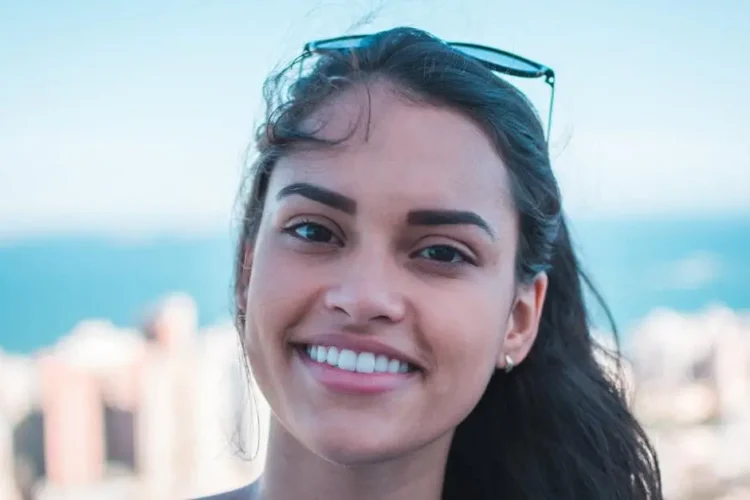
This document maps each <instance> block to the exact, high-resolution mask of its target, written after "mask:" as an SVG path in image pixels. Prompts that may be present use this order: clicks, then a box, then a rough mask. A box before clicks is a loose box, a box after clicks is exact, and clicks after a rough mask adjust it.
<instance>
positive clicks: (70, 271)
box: [0, 0, 750, 500]
mask: <svg viewBox="0 0 750 500" xmlns="http://www.w3.org/2000/svg"><path fill="white" fill-rule="evenodd" d="M368 16H369V17H368ZM363 19H364V20H367V21H368V24H366V25H364V26H362V27H359V28H357V27H356V25H357V23H358V22H360V21H362V20H363ZM404 24H407V25H414V26H418V27H421V28H425V29H428V30H430V31H432V32H434V33H435V34H436V35H438V36H440V37H442V38H444V39H449V40H456V41H470V42H476V43H482V44H488V45H493V46H496V47H499V48H502V49H505V50H509V51H514V52H516V53H518V54H521V55H523V56H526V57H528V58H531V59H534V60H537V61H539V62H542V63H544V64H546V65H548V66H550V67H552V68H554V69H555V71H556V72H557V75H558V77H557V85H558V87H557V89H558V90H557V96H556V105H555V114H554V126H553V133H552V140H551V147H552V153H553V156H554V162H553V164H554V167H555V169H556V172H557V175H558V177H559V180H560V182H561V184H562V188H563V194H564V196H565V203H566V205H567V210H568V213H569V215H570V217H571V219H572V225H573V231H574V235H575V237H576V238H577V242H578V246H579V251H580V252H581V258H582V260H583V262H584V264H585V265H586V267H587V268H588V270H589V272H590V273H591V275H592V276H593V279H594V282H595V283H597V284H598V285H599V286H600V288H601V290H602V291H603V293H604V296H605V298H606V299H607V300H608V302H609V305H610V306H611V308H612V310H613V313H614V316H615V319H616V321H617V324H618V327H619V329H620V335H621V341H622V348H623V350H624V353H625V355H626V356H627V359H628V365H627V366H628V375H629V377H630V380H631V382H632V397H633V406H634V408H635V411H636V412H637V414H638V416H639V417H640V418H641V420H642V421H643V422H644V424H645V425H646V426H647V428H648V431H649V433H650V434H651V436H652V437H653V439H654V442H655V444H656V446H657V448H658V450H659V453H660V458H661V464H662V468H663V477H664V485H665V493H666V497H667V498H669V499H691V500H697V499H709V498H710V499H724V500H729V499H740V498H743V499H750V452H748V449H750V250H749V248H750V140H748V124H747V117H748V116H749V115H750V101H749V100H748V97H747V92H748V89H750V64H748V61H750V59H748V57H749V56H748V53H750V30H748V26H750V3H748V2H746V1H744V0H735V1H733V0H717V1H716V2H712V3H711V4H709V3H708V2H693V3H692V4H691V3H688V2H678V1H676V0H664V1H662V2H647V1H645V0H634V1H631V2H627V3H619V4H614V3H611V2H607V3H605V2H594V1H588V0H577V1H571V2H555V1H552V0H534V1H528V2H505V1H497V0H494V1H480V0H461V1H460V2H459V1H447V0H441V1H428V0H423V1H405V0H401V1H395V0H393V1H390V2H375V1H368V2H364V1H344V0H336V1H321V0H317V1H308V0H275V1H273V2H260V1H251V0H245V1H228V0H227V1H219V0H217V1H207V0H202V1H198V0H187V1H180V2H176V1H171V0H164V1H160V2H148V1H145V0H130V1H127V2H122V1H111V2H94V1H84V0H69V1H67V2H50V1H28V2H13V1H10V0H0V499H9V500H19V499H31V498H34V499H50V500H51V499H63V498H64V499H67V498H76V499H80V498H122V499H126V498H127V499H129V498H159V499H161V498H186V497H189V496H197V495H204V494H208V493H212V492H217V491H220V490H226V489H231V488H234V487H238V486H240V485H241V484H244V483H246V482H248V481H249V480H251V479H252V478H253V477H254V476H255V475H257V474H258V473H259V471H260V470H261V469H262V464H263V429H264V423H265V418H264V415H267V411H268V410H267V407H266V406H265V405H264V402H263V401H262V399H261V397H260V394H259V392H258V391H254V392H252V391H250V389H249V388H250V383H249V382H248V378H247V376H246V372H245V370H244V365H243V362H242V358H241V353H240V350H239V346H238V344H237V337H236V332H235V331H234V329H233V327H232V322H231V315H230V298H231V293H230V288H231V285H230V281H231V270H232V264H233V238H234V235H235V231H234V228H235V220H236V219H235V214H234V204H235V197H236V193H237V190H238V188H239V185H240V179H241V176H242V172H243V166H244V164H245V152H246V150H247V148H248V146H250V145H251V144H250V140H251V135H252V131H253V128H254V126H255V125H256V124H257V122H258V120H259V118H260V117H261V111H262V107H261V101H260V87H261V84H262V81H263V78H264V77H265V76H266V75H267V73H268V72H269V71H271V70H272V69H273V68H274V67H275V66H277V65H278V64H280V63H282V62H285V61H287V60H288V59H290V58H292V57H294V56H295V55H297V54H298V53H299V51H300V50H301V48H302V45H303V44H304V43H305V42H306V41H308V40H312V39H317V38H324V37H331V36H337V35H340V34H343V33H344V32H346V31H354V32H370V31H375V30H379V29H383V28H388V27H392V26H394V25H404ZM514 83H517V84H518V85H519V86H521V87H522V89H523V90H524V91H526V92H528V94H529V96H530V97H531V99H532V100H533V102H534V103H535V104H536V105H537V106H538V108H539V111H540V114H541V115H542V116H546V111H547V103H548V98H549V96H548V94H547V92H548V89H547V87H546V85H544V83H543V82H541V81H514ZM595 317H596V315H595ZM597 328H601V329H603V330H606V325H605V324H604V323H598V324H597Z"/></svg>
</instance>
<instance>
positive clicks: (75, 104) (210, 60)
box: [0, 0, 750, 239]
mask: <svg viewBox="0 0 750 500" xmlns="http://www.w3.org/2000/svg"><path fill="white" fill-rule="evenodd" d="M605 4H606V5H605ZM368 13H373V14H374V15H373V16H372V21H371V22H370V24H367V25H366V26H363V27H361V28H359V29H355V30H354V31H353V32H371V31H376V30H379V29H384V28H388V27H393V26H396V25H412V26H417V27H420V28H424V29H427V30H429V31H432V32H433V33H434V34H436V35H437V36H439V37H441V38H444V39H447V40H456V41H468V42H475V43H483V44H489V45H493V46H496V47H499V48H502V49H505V50H510V51H514V52H517V53H519V54H521V55H524V56H526V57H528V58H531V59H534V60H537V61H539V62H542V63H544V64H546V65H548V66H550V67H552V68H554V69H555V71H556V73H557V85H558V87H557V88H558V90H557V96H556V104H555V115H554V125H553V133H552V141H551V145H552V153H553V165H554V168H555V170H556V172H557V175H558V178H559V180H560V182H561V185H562V189H563V194H564V197H565V204H566V207H567V209H568V211H569V212H570V213H571V214H573V215H574V216H575V215H576V214H579V215H580V216H581V217H589V218H606V217H635V216H638V217H644V216H645V217H660V216H681V217H694V216H702V215H710V216H714V215H719V216H733V217H734V216H738V215H739V216H741V217H745V216H750V139H748V135H750V134H749V133H748V132H749V130H750V127H749V126H748V123H747V117H748V116H750V98H749V97H748V92H750V56H748V54H750V30H748V29H747V26H748V25H750V2H747V1H746V0H734V1H730V0H717V1H715V2H712V3H709V2H692V3H689V2H678V1H676V0H662V1H660V2H651V1H645V0H633V1H630V2H618V3H617V4H615V3H614V2H606V3H605V2H596V1H593V0H591V1H589V0H580V1H569V2H559V1H553V0H538V1H535V0H531V1H526V2H507V1H502V0H491V1H489V0H488V1H479V0H476V1H475V0H461V1H434V0H422V1H417V0H399V1H395V0H394V1H390V2H388V1H374V0H370V1H351V0H349V1H347V0H336V1H333V0H330V1H321V0H317V1H307V0H273V1H271V2H265V1H264V2H261V1H251V0H245V1H222V0H212V1H209V0H202V1H197V0H183V1H172V0H162V1H159V2H152V1H148V0H129V1H127V2H125V1H114V0H113V1H108V2H97V1H83V0H68V1H66V2H58V1H51V0H48V1H42V0H39V1H26V2H16V1H11V0H0V238H11V239H13V238H19V237H25V236H28V235H46V234H59V233H80V232H85V233H106V234H111V235H123V236H124V235H131V236H137V235H139V234H146V233H161V232H185V233H191V234H192V233H201V232H216V231H223V230H225V229H227V228H228V227H229V226H230V225H231V221H232V209H233V206H234V203H235V196H236V193H237V190H238V187H239V183H240V179H241V175H242V172H243V167H244V157H245V151H246V149H247V147H248V145H249V144H250V139H251V135H252V130H253V128H254V127H255V126H256V125H257V123H258V119H259V118H260V117H261V112H262V108H261V102H260V88H261V85H262V82H263V78H264V77H265V76H266V75H267V74H268V72H269V71H271V70H272V69H273V68H274V67H275V66H277V65H278V64H279V63H282V62H284V61H286V60H288V59H290V58H292V57H294V56H295V55H297V54H298V53H299V51H300V49H301V47H302V45H303V44H304V43H305V42H306V41H308V40H312V39H318V38H325V37H332V36H337V35H340V34H342V33H344V32H348V31H351V28H352V26H354V25H355V24H356V23H357V21H359V20H361V19H363V18H364V17H365V16H367V14H368ZM520 84H522V85H523V86H522V88H523V89H524V90H525V91H528V92H529V95H530V97H531V98H532V100H533V102H534V103H535V104H537V105H538V106H539V108H540V111H542V112H543V114H545V115H546V105H547V99H548V94H547V87H546V86H545V85H544V84H543V83H542V82H541V81H535V82H521V83H520Z"/></svg>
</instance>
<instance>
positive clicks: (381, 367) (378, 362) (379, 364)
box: [375, 354, 388, 373]
mask: <svg viewBox="0 0 750 500" xmlns="http://www.w3.org/2000/svg"><path fill="white" fill-rule="evenodd" d="M375 371H376V372H377V373H385V372H387V371H388V356H385V355H383V354H379V355H378V357H377V358H375Z"/></svg>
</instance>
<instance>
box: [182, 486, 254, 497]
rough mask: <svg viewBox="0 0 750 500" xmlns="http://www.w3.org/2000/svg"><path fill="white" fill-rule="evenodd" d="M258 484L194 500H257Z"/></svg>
mask: <svg viewBox="0 0 750 500" xmlns="http://www.w3.org/2000/svg"><path fill="white" fill-rule="evenodd" d="M256 484H257V483H250V484H248V485H246V486H243V487H242V488H238V489H236V490H232V491H225V492H223V493H217V494H216V495H210V496H207V497H200V498H194V499H192V500H253V499H254V498H257V497H256V490H257V488H256Z"/></svg>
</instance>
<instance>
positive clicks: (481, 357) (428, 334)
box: [422, 283, 512, 400]
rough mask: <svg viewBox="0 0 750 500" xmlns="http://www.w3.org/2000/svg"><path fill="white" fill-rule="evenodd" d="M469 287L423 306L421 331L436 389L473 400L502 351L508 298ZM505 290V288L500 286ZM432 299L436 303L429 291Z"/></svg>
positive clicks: (491, 288)
mask: <svg viewBox="0 0 750 500" xmlns="http://www.w3.org/2000/svg"><path fill="white" fill-rule="evenodd" d="M500 288H501V287H499V286H498V285H497V284H495V283H492V284H490V283H488V284H486V286H478V284H477V283H472V286H471V287H469V286H467V287H466V288H465V289H462V290H460V292H458V291H456V293H451V294H450V296H443V297H439V299H440V300H431V301H430V302H429V305H426V306H425V307H423V314H422V318H423V322H422V330H423V332H424V335H425V341H426V342H427V343H428V345H429V346H430V348H431V350H432V352H433V355H434V357H435V363H436V368H437V369H436V381H435V382H436V386H435V388H436V390H437V391H438V392H439V393H440V394H454V395H455V394H463V395H465V397H466V398H468V399H473V400H478V398H479V397H480V396H481V394H482V392H483V391H484V388H485V387H486V385H487V383H488V381H489V378H490V376H491V375H492V373H493V372H494V370H495V368H496V366H497V360H498V358H499V355H500V352H501V351H502V344H503V334H504V332H505V329H506V327H507V321H508V311H509V310H510V303H511V301H512V296H511V295H510V294H509V293H508V292H507V291H501V290H500ZM502 288H506V287H502ZM432 298H433V299H435V298H438V297H436V296H435V293H434V292H433V294H432Z"/></svg>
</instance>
